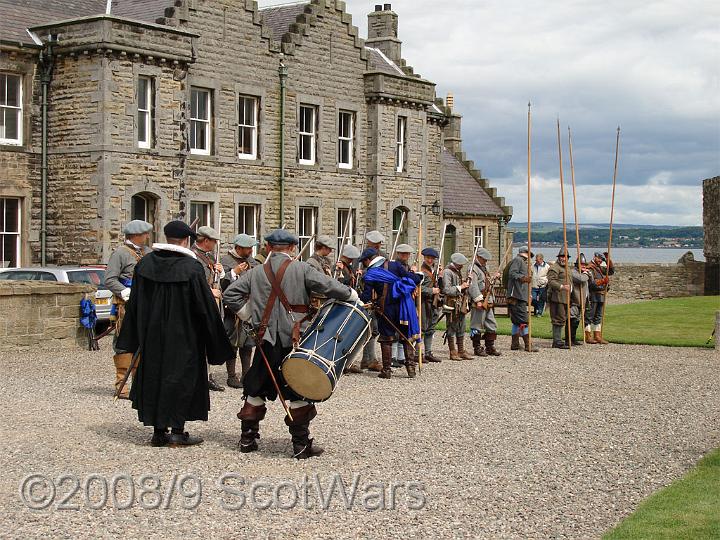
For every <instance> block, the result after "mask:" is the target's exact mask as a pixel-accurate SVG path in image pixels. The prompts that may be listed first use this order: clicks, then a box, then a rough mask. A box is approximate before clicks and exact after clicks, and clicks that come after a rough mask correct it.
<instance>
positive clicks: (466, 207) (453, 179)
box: [440, 148, 504, 216]
mask: <svg viewBox="0 0 720 540" xmlns="http://www.w3.org/2000/svg"><path fill="white" fill-rule="evenodd" d="M440 174H441V175H442V179H443V184H444V185H443V209H444V210H445V212H446V213H448V214H474V215H482V216H488V215H489V216H502V215H504V212H503V210H502V208H500V207H499V206H498V205H497V204H496V203H495V201H494V200H493V199H492V197H490V195H488V194H487V192H486V191H485V190H484V189H483V187H482V186H481V185H480V184H479V183H478V181H477V180H475V178H473V176H472V175H471V174H470V173H469V172H468V170H467V169H466V168H465V165H463V164H462V162H461V161H460V160H459V159H457V158H456V157H455V156H454V155H452V154H451V153H450V151H449V150H448V149H447V148H443V149H442V152H441V155H440Z"/></svg>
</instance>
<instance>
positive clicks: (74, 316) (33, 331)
mask: <svg viewBox="0 0 720 540" xmlns="http://www.w3.org/2000/svg"><path fill="white" fill-rule="evenodd" d="M94 291H95V289H94V288H93V287H91V286H90V285H77V284H72V283H50V282H43V281H0V351H13V350H19V349H27V348H30V347H32V348H42V349H55V350H57V349H74V348H78V347H81V346H82V345H83V340H84V338H83V336H84V329H83V327H82V326H81V325H80V300H81V299H82V298H83V295H84V294H86V293H92V292H94Z"/></svg>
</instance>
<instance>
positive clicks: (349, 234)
mask: <svg viewBox="0 0 720 540" xmlns="http://www.w3.org/2000/svg"><path fill="white" fill-rule="evenodd" d="M348 216H349V217H350V219H349V221H348ZM346 227H347V228H346ZM343 233H345V244H352V243H354V242H355V209H354V208H338V211H337V237H338V241H337V250H338V251H337V253H340V249H341V247H342V245H343Z"/></svg>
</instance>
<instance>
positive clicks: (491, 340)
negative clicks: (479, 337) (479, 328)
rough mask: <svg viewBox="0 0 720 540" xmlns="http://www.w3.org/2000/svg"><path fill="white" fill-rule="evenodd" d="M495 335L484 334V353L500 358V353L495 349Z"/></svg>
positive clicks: (492, 333) (490, 333) (491, 333)
mask: <svg viewBox="0 0 720 540" xmlns="http://www.w3.org/2000/svg"><path fill="white" fill-rule="evenodd" d="M496 340H497V334H495V333H494V332H485V352H486V353H487V354H488V356H502V355H501V354H500V351H498V350H497V349H496V348H495V341H496Z"/></svg>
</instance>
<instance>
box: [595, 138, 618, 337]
mask: <svg viewBox="0 0 720 540" xmlns="http://www.w3.org/2000/svg"><path fill="white" fill-rule="evenodd" d="M619 154H620V126H618V128H617V135H616V137H615V168H614V170H613V182H612V198H611V200H610V235H609V237H608V249H607V261H605V264H606V266H605V278H606V279H608V280H609V279H610V261H611V259H610V250H611V248H612V233H613V220H614V218H615V185H616V183H617V170H618V156H619ZM609 290H610V284H609V283H608V284H606V285H605V301H604V302H603V306H602V314H601V315H600V331H601V332H602V327H603V324H605V305H606V304H607V293H608V292H609Z"/></svg>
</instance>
